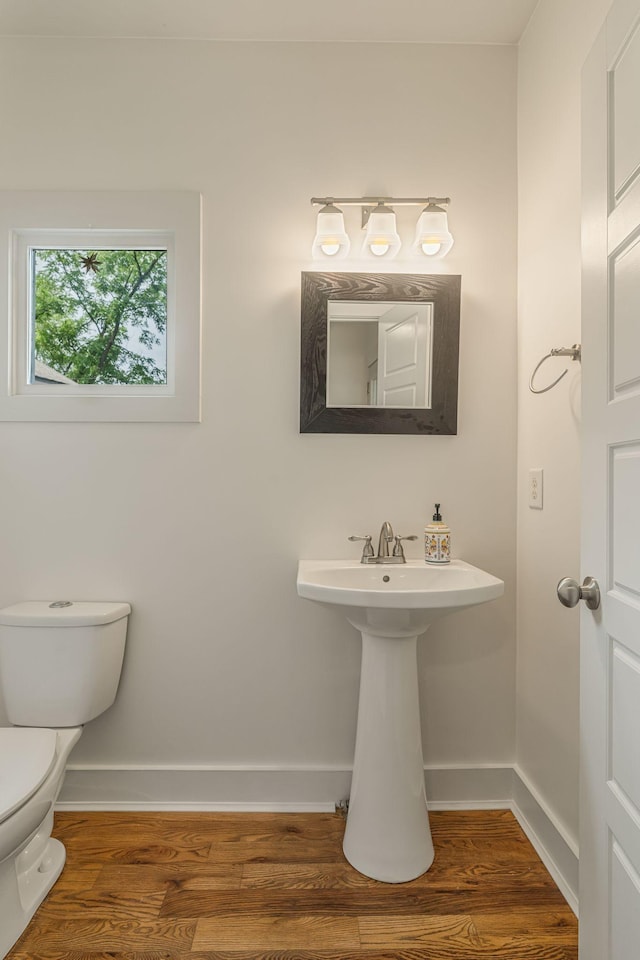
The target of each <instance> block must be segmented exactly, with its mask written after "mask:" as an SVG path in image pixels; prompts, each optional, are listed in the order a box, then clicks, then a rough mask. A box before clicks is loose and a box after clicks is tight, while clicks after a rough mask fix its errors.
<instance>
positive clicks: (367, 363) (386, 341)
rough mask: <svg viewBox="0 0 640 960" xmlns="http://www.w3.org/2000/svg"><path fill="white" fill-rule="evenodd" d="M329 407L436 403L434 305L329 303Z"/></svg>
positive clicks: (401, 406) (429, 404)
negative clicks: (433, 389) (433, 385)
mask: <svg viewBox="0 0 640 960" xmlns="http://www.w3.org/2000/svg"><path fill="white" fill-rule="evenodd" d="M327 320H328V347H327V402H326V405H327V407H366V406H370V407H399V408H405V409H406V408H421V409H429V408H430V407H431V358H432V341H433V304H432V303H385V302H366V303H361V302H356V301H348V302H341V301H329V302H328V317H327Z"/></svg>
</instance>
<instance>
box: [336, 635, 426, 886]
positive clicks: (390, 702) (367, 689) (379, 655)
mask: <svg viewBox="0 0 640 960" xmlns="http://www.w3.org/2000/svg"><path fill="white" fill-rule="evenodd" d="M343 850H344V855H345V857H346V858H347V860H348V861H349V863H350V864H351V865H352V866H353V867H355V868H356V870H358V871H360V873H363V874H365V876H367V877H372V878H373V879H374V880H383V881H386V882H387V883H402V882H403V881H406V880H413V879H414V878H415V877H419V876H420V874H422V873H424V872H425V870H428V869H429V867H430V866H431V864H432V863H433V841H432V839H431V830H430V828H429V814H428V812H427V801H426V795H425V788H424V765H423V760H422V735H421V729H420V701H419V697H418V670H417V637H402V638H395V637H394V638H391V637H380V636H372V635H370V634H367V633H364V632H363V633H362V670H361V677H360V700H359V705H358V727H357V733H356V749H355V758H354V764H353V779H352V782H351V796H350V798H349V814H348V817H347V827H346V830H345V835H344V844H343Z"/></svg>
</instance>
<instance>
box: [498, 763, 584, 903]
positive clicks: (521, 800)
mask: <svg viewBox="0 0 640 960" xmlns="http://www.w3.org/2000/svg"><path fill="white" fill-rule="evenodd" d="M511 809H512V810H513V815H514V816H515V818H516V820H517V821H518V823H519V824H520V826H521V827H522V829H523V830H524V832H525V833H526V835H527V837H528V838H529V840H530V841H531V844H532V845H533V847H534V849H535V851H536V853H537V854H538V856H539V857H540V859H541V860H542V862H543V863H544V865H545V867H546V868H547V870H548V871H549V873H550V874H551V876H552V877H553V879H554V881H555V882H556V884H557V886H558V889H559V890H560V892H561V893H562V895H563V897H564V898H565V900H566V901H567V903H568V904H569V906H570V907H571V909H572V910H573V912H574V913H575V915H576V916H578V862H579V851H578V845H577V844H576V842H575V841H574V840H573V838H572V837H570V836H569V834H568V833H567V831H566V830H565V828H564V827H563V826H562V824H561V823H560V822H559V821H558V819H557V818H556V817H555V816H554V814H553V812H552V811H551V810H550V809H549V807H548V806H547V805H546V803H545V802H544V800H543V799H542V797H541V796H540V794H539V793H538V792H537V791H536V789H535V788H534V787H533V785H532V784H531V783H530V781H529V780H528V779H527V777H526V776H525V774H524V773H523V772H522V770H521V769H520V768H519V767H518V766H517V765H516V766H515V767H514V768H513V800H512V804H511Z"/></svg>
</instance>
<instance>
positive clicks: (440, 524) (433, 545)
mask: <svg viewBox="0 0 640 960" xmlns="http://www.w3.org/2000/svg"><path fill="white" fill-rule="evenodd" d="M435 507H436V512H435V513H434V515H433V520H432V522H431V523H429V524H427V526H426V527H425V528H424V559H425V563H449V562H450V561H451V530H450V529H449V527H448V526H447V525H446V523H444V521H443V519H442V517H441V516H440V504H439V503H436V505H435Z"/></svg>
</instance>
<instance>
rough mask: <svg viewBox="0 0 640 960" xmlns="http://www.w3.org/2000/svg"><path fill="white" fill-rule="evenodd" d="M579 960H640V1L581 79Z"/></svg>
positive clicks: (622, 7)
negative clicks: (585, 600) (588, 587)
mask: <svg viewBox="0 0 640 960" xmlns="http://www.w3.org/2000/svg"><path fill="white" fill-rule="evenodd" d="M582 124H583V211H584V219H583V264H584V268H583V291H582V294H583V307H582V310H583V327H582V331H583V332H582V339H583V410H582V415H583V484H582V486H583V514H582V516H583V521H582V535H583V546H582V574H583V576H592V577H595V578H596V579H597V580H598V581H599V583H600V588H601V591H602V605H601V607H600V609H599V610H597V611H592V610H589V609H588V608H587V607H586V605H585V604H582V605H581V606H582V610H581V622H580V625H581V640H580V644H581V646H580V673H581V721H580V736H581V788H580V789H581V796H580V803H581V810H580V960H638V958H640V0H615V2H614V4H613V6H612V8H611V12H610V14H609V16H608V18H607V21H606V23H605V27H604V29H603V31H602V33H601V34H600V36H599V38H598V40H597V42H596V44H595V46H594V49H593V51H592V53H591V54H590V56H589V59H588V60H587V63H586V65H585V69H584V75H583V117H582Z"/></svg>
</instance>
